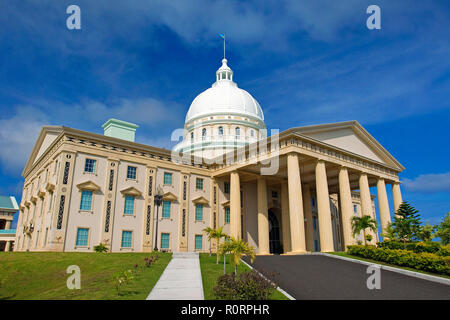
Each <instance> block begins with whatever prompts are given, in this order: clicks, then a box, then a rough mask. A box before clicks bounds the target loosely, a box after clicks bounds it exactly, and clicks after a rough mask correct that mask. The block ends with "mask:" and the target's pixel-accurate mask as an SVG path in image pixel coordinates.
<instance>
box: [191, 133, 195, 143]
mask: <svg viewBox="0 0 450 320" xmlns="http://www.w3.org/2000/svg"><path fill="white" fill-rule="evenodd" d="M191 141H194V133H193V132H191Z"/></svg>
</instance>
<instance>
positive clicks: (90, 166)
mask: <svg viewBox="0 0 450 320" xmlns="http://www.w3.org/2000/svg"><path fill="white" fill-rule="evenodd" d="M96 165H97V160H94V159H89V158H86V161H85V162H84V172H91V173H94V172H95V166H96Z"/></svg>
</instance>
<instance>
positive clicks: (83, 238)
mask: <svg viewBox="0 0 450 320" xmlns="http://www.w3.org/2000/svg"><path fill="white" fill-rule="evenodd" d="M88 238H89V229H88V228H78V230H77V241H76V245H77V247H87V245H88Z"/></svg>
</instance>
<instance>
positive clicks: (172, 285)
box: [147, 252, 204, 300]
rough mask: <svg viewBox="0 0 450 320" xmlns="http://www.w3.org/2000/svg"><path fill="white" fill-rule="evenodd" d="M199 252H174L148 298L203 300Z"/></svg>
mask: <svg viewBox="0 0 450 320" xmlns="http://www.w3.org/2000/svg"><path fill="white" fill-rule="evenodd" d="M203 299H204V297H203V284H202V274H201V271H200V260H199V257H198V253H194V252H185V253H177V252H175V253H173V256H172V260H171V261H170V262H169V264H168V265H167V267H166V269H165V270H164V272H163V274H162V275H161V278H159V280H158V282H157V283H156V285H155V286H154V287H153V290H152V291H151V292H150V294H149V295H148V297H147V300H203Z"/></svg>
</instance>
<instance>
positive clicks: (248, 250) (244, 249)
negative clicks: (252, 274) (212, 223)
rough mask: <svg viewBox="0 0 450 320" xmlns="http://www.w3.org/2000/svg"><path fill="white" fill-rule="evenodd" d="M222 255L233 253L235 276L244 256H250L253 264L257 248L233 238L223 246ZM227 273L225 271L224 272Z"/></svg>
mask: <svg viewBox="0 0 450 320" xmlns="http://www.w3.org/2000/svg"><path fill="white" fill-rule="evenodd" d="M220 251H221V254H226V253H231V254H232V256H233V260H232V261H233V265H234V275H235V276H236V275H237V266H238V265H239V264H240V263H241V258H242V256H249V257H250V261H251V262H252V263H253V261H254V260H255V257H256V253H255V248H253V247H252V246H250V245H249V244H248V243H247V242H245V241H243V240H240V239H239V240H237V239H235V238H233V237H231V238H230V239H229V241H226V242H225V243H223V244H222V245H221V250H220ZM224 271H225V270H224Z"/></svg>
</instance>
